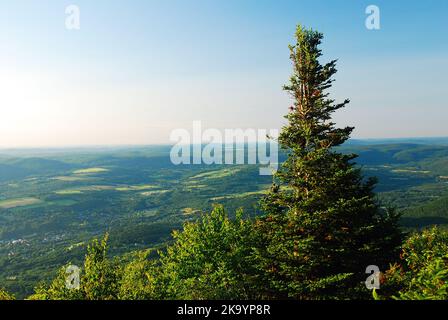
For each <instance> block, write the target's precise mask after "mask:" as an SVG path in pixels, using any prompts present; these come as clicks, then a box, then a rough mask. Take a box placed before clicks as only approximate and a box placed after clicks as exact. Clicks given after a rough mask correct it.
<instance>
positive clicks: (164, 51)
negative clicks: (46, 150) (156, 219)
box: [0, 0, 448, 147]
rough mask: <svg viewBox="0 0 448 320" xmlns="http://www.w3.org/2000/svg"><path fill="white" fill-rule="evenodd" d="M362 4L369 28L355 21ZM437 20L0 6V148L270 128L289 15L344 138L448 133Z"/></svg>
mask: <svg viewBox="0 0 448 320" xmlns="http://www.w3.org/2000/svg"><path fill="white" fill-rule="evenodd" d="M69 4H76V5H78V6H79V8H80V10H81V29H80V30H79V31H69V30H67V29H66V28H65V19H66V14H65V8H66V6H67V5H69ZM369 4H375V5H377V6H378V7H379V8H380V10H381V29H380V30H367V29H366V28H365V24H364V23H365V19H366V16H367V15H366V14H365V9H366V7H367V6H368V5H369ZM446 15H448V1H446V0H440V1H435V0H433V1H398V0H394V1H390V0H387V1H377V0H371V1H363V0H352V1H349V0H327V1H315V0H313V1H311V0H307V1H299V0H293V1H273V0H272V1H267V0H220V1H218V0H202V1H199V0H177V1H173V0H171V1H167V0H158V1H150V0H122V1H118V0H116V1H114V0H95V1H92V0H86V1H82V0H71V1H64V0H60V1H59V0H39V1H37V0H35V1H31V0H29V1H24V0H14V1H11V0H0V70H1V71H0V88H1V89H0V111H1V113H0V146H1V147H11V146H48V145H52V146H54V145H88V144H96V145H98V144H149V143H163V142H168V139H169V134H170V132H171V130H172V129H175V128H186V129H189V128H191V126H192V121H193V120H202V121H203V124H204V126H205V127H210V128H218V129H224V128H267V129H269V128H277V127H280V126H281V124H282V122H283V118H282V116H283V114H285V113H286V112H287V109H288V106H289V105H290V103H289V98H288V96H287V95H286V94H285V93H284V92H283V91H282V90H281V86H282V85H283V84H284V83H286V81H287V79H288V77H289V74H290V72H291V71H290V70H291V66H290V62H289V60H288V59H289V58H288V55H289V53H288V48H287V45H288V44H289V43H291V42H292V41H293V33H294V29H295V25H296V24H297V23H302V24H305V25H306V26H309V27H313V28H315V29H318V30H320V31H322V32H324V33H325V37H326V38H325V40H324V45H323V50H324V52H325V59H333V58H339V73H338V75H337V82H336V84H335V86H334V89H333V91H332V92H333V93H334V95H333V96H334V97H335V98H337V99H343V98H346V97H347V98H350V99H351V101H352V103H351V104H350V105H349V107H348V108H347V109H346V110H345V111H343V112H340V113H338V114H337V117H336V120H337V123H338V124H340V125H345V124H350V125H354V126H356V127H357V129H356V130H355V132H354V136H355V137H358V138H366V137H371V138H373V137H376V138H379V137H409V136H448V126H447V125H446V120H447V119H448V109H447V103H446V93H447V92H448V90H447V80H446V79H447V78H446V77H447V75H448V41H447V35H448V23H447V21H448V19H447V18H446Z"/></svg>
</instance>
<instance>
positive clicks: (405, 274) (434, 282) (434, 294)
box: [385, 227, 448, 300]
mask: <svg viewBox="0 0 448 320" xmlns="http://www.w3.org/2000/svg"><path fill="white" fill-rule="evenodd" d="M401 259H402V261H401V264H399V265H398V264H397V265H394V266H392V267H391V268H390V269H389V270H388V271H387V272H386V274H385V285H386V288H390V287H392V288H394V289H395V292H396V293H395V294H393V295H392V298H394V299H398V300H445V299H448V284H447V281H448V232H446V231H442V230H440V229H438V228H437V227H433V228H432V229H428V230H424V231H422V232H421V233H415V234H413V235H412V236H411V237H409V238H408V239H407V240H406V241H405V243H404V244H403V248H402V253H401ZM397 291H398V292H397Z"/></svg>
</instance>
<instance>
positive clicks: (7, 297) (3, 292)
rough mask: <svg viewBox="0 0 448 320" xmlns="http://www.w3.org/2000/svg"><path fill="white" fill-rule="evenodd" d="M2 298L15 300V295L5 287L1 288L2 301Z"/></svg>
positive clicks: (0, 297)
mask: <svg viewBox="0 0 448 320" xmlns="http://www.w3.org/2000/svg"><path fill="white" fill-rule="evenodd" d="M2 300H15V298H14V296H13V295H11V294H9V293H8V292H6V291H5V290H3V289H0V301H2Z"/></svg>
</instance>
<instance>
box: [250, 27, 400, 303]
mask: <svg viewBox="0 0 448 320" xmlns="http://www.w3.org/2000/svg"><path fill="white" fill-rule="evenodd" d="M322 38H323V36H322V34H321V33H319V32H316V31H313V30H307V29H304V28H303V27H302V26H298V27H297V31H296V39H297V43H296V44H295V45H293V46H290V51H291V60H292V63H293V74H292V76H291V78H290V83H289V84H288V85H286V86H285V87H284V89H285V90H286V91H287V92H288V93H289V94H290V95H291V97H292V98H293V100H294V105H293V106H292V107H291V108H290V112H289V114H288V115H286V119H287V120H288V124H287V125H286V126H285V127H283V129H282V132H281V134H280V136H279V144H280V146H281V147H282V148H283V149H285V150H286V151H287V152H288V159H287V160H286V161H285V163H284V164H283V165H282V168H281V169H280V170H279V171H278V172H277V174H276V175H275V181H274V184H273V186H272V188H271V190H270V193H269V194H268V196H267V197H266V198H265V199H264V200H263V202H262V205H263V208H264V210H265V212H266V213H267V215H266V217H265V218H264V219H262V220H261V221H260V223H259V225H258V229H259V230H258V231H259V234H260V237H262V238H263V241H262V245H261V246H260V248H259V249H258V258H259V268H260V270H261V271H262V273H263V274H264V279H263V282H262V283H263V288H262V289H264V290H265V297H267V298H295V299H326V298H330V299H332V298H334V299H337V298H339V299H340V298H356V297H362V294H361V295H360V294H359V292H358V290H357V288H361V287H362V286H361V284H362V282H363V281H364V280H365V278H366V274H365V269H366V267H367V266H368V265H377V266H379V267H380V268H383V270H384V269H385V268H386V267H387V263H389V262H392V261H394V260H395V259H396V257H397V253H398V251H397V249H398V247H399V246H400V243H401V241H402V235H401V233H400V231H399V228H398V219H399V217H398V215H397V214H395V213H394V212H393V211H390V210H389V211H384V212H383V211H382V210H380V208H379V207H378V205H377V204H376V202H375V200H374V194H373V192H372V190H373V187H374V185H375V183H376V181H375V180H374V179H367V180H366V179H364V178H363V176H362V174H361V172H360V169H359V168H358V167H356V166H355V163H354V161H353V160H354V159H355V158H356V155H353V154H350V155H347V154H341V153H338V152H337V151H335V149H334V147H337V146H339V145H341V144H342V143H343V142H345V141H346V140H347V139H348V138H349V136H350V134H351V132H352V130H353V128H352V127H346V128H336V127H335V124H334V123H333V122H332V121H331V118H332V114H333V113H334V112H335V111H336V110H339V109H341V108H343V107H345V106H346V104H347V103H348V102H349V101H348V100H346V101H344V102H342V103H335V101H334V100H332V99H330V98H329V95H328V92H327V90H328V89H329V88H330V87H331V85H332V82H333V76H334V74H335V73H336V60H333V61H330V62H329V63H326V64H324V65H322V64H321V63H320V61H319V58H320V57H321V55H322V53H321V50H320V49H319V45H320V44H321V40H322ZM364 291H366V289H365V287H364ZM366 293H367V294H369V295H371V293H370V292H368V291H367V292H366Z"/></svg>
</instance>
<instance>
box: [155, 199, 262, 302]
mask: <svg viewBox="0 0 448 320" xmlns="http://www.w3.org/2000/svg"><path fill="white" fill-rule="evenodd" d="M173 236H174V239H175V242H174V244H173V245H171V246H169V247H168V248H167V251H166V253H161V257H160V262H159V270H160V279H159V281H161V282H162V283H163V285H162V286H161V287H162V288H163V290H164V292H161V296H163V297H164V298H168V299H170V298H171V299H238V298H239V299H247V298H254V293H253V292H254V290H253V286H252V283H253V282H252V278H251V277H252V275H253V274H254V272H253V267H252V265H253V264H252V263H251V260H250V256H251V253H252V243H253V241H254V239H253V236H254V235H253V232H252V223H251V221H249V220H245V219H243V217H242V211H238V212H237V214H236V219H234V220H232V219H230V218H229V216H228V215H227V214H226V212H225V210H224V208H223V207H222V206H217V207H215V208H214V210H213V211H212V212H211V214H209V215H205V216H203V217H202V219H201V220H200V221H198V222H197V223H187V224H185V226H184V230H183V231H182V232H175V233H174V235H173Z"/></svg>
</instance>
